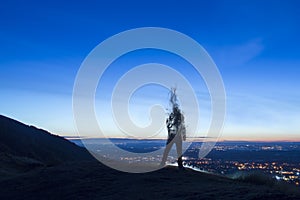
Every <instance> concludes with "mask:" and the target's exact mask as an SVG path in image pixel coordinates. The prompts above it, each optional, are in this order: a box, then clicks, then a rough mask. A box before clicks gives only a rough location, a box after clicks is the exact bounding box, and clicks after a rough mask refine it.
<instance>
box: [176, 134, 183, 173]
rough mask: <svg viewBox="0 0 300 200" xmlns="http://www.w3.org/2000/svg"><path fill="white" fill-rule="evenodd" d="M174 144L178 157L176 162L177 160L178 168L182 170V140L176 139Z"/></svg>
mask: <svg viewBox="0 0 300 200" xmlns="http://www.w3.org/2000/svg"><path fill="white" fill-rule="evenodd" d="M175 144H176V150H177V157H178V160H177V163H178V167H179V168H183V164H182V139H181V138H176V141H175Z"/></svg>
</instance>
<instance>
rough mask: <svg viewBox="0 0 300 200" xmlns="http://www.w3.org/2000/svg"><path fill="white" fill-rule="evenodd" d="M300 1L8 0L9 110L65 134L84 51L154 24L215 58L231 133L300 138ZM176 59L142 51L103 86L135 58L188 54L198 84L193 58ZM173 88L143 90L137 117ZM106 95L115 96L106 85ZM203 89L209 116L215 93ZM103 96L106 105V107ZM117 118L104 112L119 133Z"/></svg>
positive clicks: (5, 67)
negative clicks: (210, 95)
mask: <svg viewBox="0 0 300 200" xmlns="http://www.w3.org/2000/svg"><path fill="white" fill-rule="evenodd" d="M299 8H300V3H299V1H296V0H294V1H289V0H287V1H276V0H273V1H255V0H250V1H240V0H237V1H233V0H228V1H196V0H195V1H174V0H173V1H163V2H161V1H144V2H142V1H81V2H80V3H79V1H75V2H70V3H66V2H61V1H45V2H44V1H30V0H29V1H6V2H2V3H1V5H0V27H1V29H0V44H1V45H0V68H1V73H0V91H1V92H0V99H1V101H0V113H1V114H3V115H6V116H9V117H12V118H14V119H17V120H20V121H22V122H24V123H27V124H33V125H35V126H37V127H41V128H44V129H46V130H49V131H50V132H53V133H55V134H59V135H63V136H66V135H68V136H72V135H76V129H75V125H74V121H73V114H72V90H73V83H74V80H75V78H76V74H77V71H78V69H79V67H80V65H81V63H82V61H83V60H84V58H85V57H86V56H87V55H88V53H89V52H90V51H91V50H92V49H93V48H94V47H95V46H96V45H98V44H99V43H100V42H102V41H103V40H105V39H106V38H108V37H110V36H112V35H114V34H117V33H119V32H121V31H125V30H128V29H132V28H138V27H149V26H153V27H164V28H170V29H174V30H176V31H180V32H182V33H184V34H186V35H188V36H190V37H192V38H193V39H195V40H196V41H197V42H198V43H200V44H201V45H202V46H203V47H204V48H205V49H206V50H207V52H208V53H209V54H210V56H211V57H212V58H213V60H214V61H215V63H216V65H217V66H218V68H219V71H220V73H221V75H222V77H223V81H224V85H225V89H226V93H227V116H226V121H225V125H224V130H223V134H222V139H245V140H300V101H299V99H300V89H299V88H300V87H299V86H300V79H299V75H300V39H299V35H300V26H299V24H300V13H299ZM176 59H177V58H175V57H174V56H172V55H171V54H168V53H166V52H160V51H154V50H153V51H152V50H146V51H143V52H134V53H132V54H130V55H128V56H127V57H126V58H125V57H124V58H120V60H118V61H117V62H115V63H114V65H113V66H112V68H111V71H108V72H107V74H106V78H105V79H104V80H103V82H102V86H99V88H100V87H105V88H112V86H113V83H114V81H115V80H117V79H118V77H120V76H121V75H122V73H124V68H122V69H121V70H120V68H118V67H120V66H122V65H124V63H127V65H126V67H129V68H130V66H132V67H134V66H136V65H137V64H142V63H147V62H151V61H152V62H153V61H155V62H160V63H164V64H168V65H170V66H173V67H174V68H175V69H179V68H180V67H179V66H176V65H179V64H181V69H182V73H183V74H186V75H187V76H190V80H191V81H192V84H198V83H197V77H193V76H192V71H190V70H189V67H188V64H186V67H184V68H182V66H183V65H185V64H184V63H181V61H180V60H178V61H177V60H176ZM182 62H183V61H182ZM129 68H128V69H129ZM125 72H126V70H125ZM100 83H101V82H100ZM199 90H200V89H199ZM164 92H165V90H162V89H161V88H152V89H151V88H144V90H143V91H141V92H140V93H138V92H137V93H136V95H135V96H136V97H137V98H136V102H135V103H134V105H136V106H133V107H132V110H131V113H132V116H133V119H135V120H140V122H141V123H146V124H147V120H149V117H148V115H147V114H146V115H145V116H143V115H142V114H141V113H145V112H147V110H145V108H146V107H145V106H147V107H149V106H150V105H152V104H155V103H156V101H155V100H156V98H157V99H158V101H159V103H162V104H164V102H165V101H167V98H166V96H164V95H165V93H164ZM199 92H200V93H201V90H200V91H199ZM204 93H205V92H204ZM145 94H146V95H150V96H151V97H153V98H149V97H148V96H147V98H146V97H145ZM204 96H205V95H204ZM206 96H207V95H206ZM96 97H97V102H101V101H104V102H106V103H107V102H108V101H109V100H107V96H106V94H102V95H96ZM145 99H148V100H149V101H145ZM199 99H200V102H201V101H202V102H203V105H202V106H203V107H204V109H203V111H204V112H203V113H204V116H203V118H201V119H202V121H204V123H203V124H204V126H205V123H206V121H208V120H207V118H209V114H208V113H209V112H207V111H206V109H208V107H209V106H206V103H207V101H208V100H207V98H206V97H203V99H201V95H200V96H199ZM143 103H145V105H143ZM96 104H97V103H96ZM99 104H101V103H99ZM165 104H166V105H167V103H165ZM101 105H102V106H103V105H104V104H101ZM101 105H99V108H98V110H101V109H105V108H101ZM200 107H201V105H200ZM96 108H97V105H96ZM206 114H207V115H206ZM107 118H108V117H107V116H105V115H103V114H101V113H100V114H99V116H98V120H99V121H101V120H102V119H103V121H105V120H107V121H105V124H106V126H107V132H108V134H111V136H119V135H118V134H117V133H116V132H115V130H114V129H112V128H109V127H110V125H109V123H112V122H111V121H109V120H108V119H107ZM203 131H204V129H203Z"/></svg>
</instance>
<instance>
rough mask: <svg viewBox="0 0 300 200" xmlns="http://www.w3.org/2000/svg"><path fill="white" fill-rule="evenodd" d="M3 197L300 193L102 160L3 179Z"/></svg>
mask: <svg viewBox="0 0 300 200" xmlns="http://www.w3.org/2000/svg"><path fill="white" fill-rule="evenodd" d="M297 189H299V188H297ZM0 199H300V195H299V193H298V196H297V195H296V188H294V187H291V188H288V189H287V188H285V187H279V186H276V185H274V186H269V185H256V184H251V183H245V182H241V181H237V180H231V179H227V178H223V177H218V176H214V175H208V174H203V173H199V172H194V171H191V170H185V171H178V170H177V169H176V168H171V167H167V168H165V169H162V170H159V171H156V172H152V173H146V174H129V173H122V172H118V171H115V170H113V169H109V168H107V167H104V166H102V165H101V164H99V163H97V162H81V163H80V162H74V163H65V164H62V165H59V166H55V167H47V168H41V169H38V170H35V171H33V172H29V173H27V174H23V175H19V176H18V177H15V178H9V179H6V180H2V181H0Z"/></svg>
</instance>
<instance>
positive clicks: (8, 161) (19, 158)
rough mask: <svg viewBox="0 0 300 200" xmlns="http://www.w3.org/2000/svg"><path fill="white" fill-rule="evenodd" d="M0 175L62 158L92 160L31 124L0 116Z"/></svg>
mask: <svg viewBox="0 0 300 200" xmlns="http://www.w3.org/2000/svg"><path fill="white" fill-rule="evenodd" d="M0 138H1V139H0V170H1V171H0V175H1V172H2V174H3V173H5V172H7V173H10V172H18V171H20V172H22V171H26V170H30V169H32V168H35V167H41V166H52V165H57V164H60V163H62V162H66V161H81V160H89V159H92V158H91V156H90V155H89V153H88V152H87V151H86V150H85V149H83V148H81V147H78V146H77V145H75V144H74V143H72V142H70V141H68V140H66V139H64V138H63V137H60V136H56V135H53V134H51V133H49V132H47V131H44V130H42V129H38V128H36V127H34V126H28V125H25V124H23V123H20V122H18V121H16V120H13V119H10V118H7V117H5V116H2V115H0Z"/></svg>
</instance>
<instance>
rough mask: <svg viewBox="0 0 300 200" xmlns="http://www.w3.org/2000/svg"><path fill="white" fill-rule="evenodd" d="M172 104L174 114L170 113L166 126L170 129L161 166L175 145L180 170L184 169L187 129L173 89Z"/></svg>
mask: <svg viewBox="0 0 300 200" xmlns="http://www.w3.org/2000/svg"><path fill="white" fill-rule="evenodd" d="M170 102H171V104H172V113H170V115H169V117H168V118H167V120H166V125H167V129H168V140H167V144H166V148H165V151H164V154H163V158H162V161H161V166H164V165H165V163H166V161H167V157H168V155H169V152H170V150H171V148H172V146H173V144H174V143H175V145H176V151H177V158H178V159H177V163H178V167H179V168H180V169H183V165H182V141H183V140H184V141H185V139H186V129H185V125H184V116H183V114H182V113H181V111H180V109H179V106H178V103H177V96H176V89H174V88H172V89H171V98H170Z"/></svg>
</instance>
